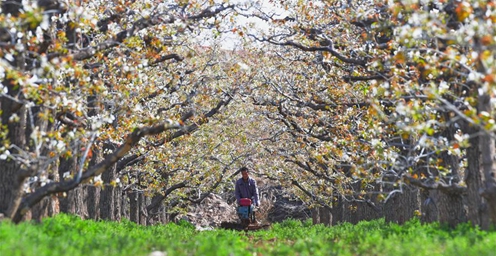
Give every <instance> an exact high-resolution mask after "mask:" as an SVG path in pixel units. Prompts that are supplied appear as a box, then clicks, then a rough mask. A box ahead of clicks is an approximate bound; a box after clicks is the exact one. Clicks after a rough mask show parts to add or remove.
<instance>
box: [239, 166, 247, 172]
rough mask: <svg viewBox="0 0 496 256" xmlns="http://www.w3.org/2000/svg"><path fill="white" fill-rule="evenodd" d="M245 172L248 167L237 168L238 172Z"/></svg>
mask: <svg viewBox="0 0 496 256" xmlns="http://www.w3.org/2000/svg"><path fill="white" fill-rule="evenodd" d="M247 171H248V167H246V166H243V167H241V168H239V172H247Z"/></svg>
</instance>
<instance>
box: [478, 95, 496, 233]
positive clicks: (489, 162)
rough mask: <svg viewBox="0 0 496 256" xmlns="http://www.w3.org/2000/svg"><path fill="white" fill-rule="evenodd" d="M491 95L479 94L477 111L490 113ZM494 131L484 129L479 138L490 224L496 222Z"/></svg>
mask: <svg viewBox="0 0 496 256" xmlns="http://www.w3.org/2000/svg"><path fill="white" fill-rule="evenodd" d="M490 100H491V97H490V96H489V95H488V94H487V93H484V94H480V95H479V113H480V112H487V113H492V106H491V102H490ZM493 134H494V133H492V132H491V134H490V133H489V131H484V132H483V133H482V135H481V138H480V145H481V153H482V170H483V173H484V181H483V184H484V189H483V191H482V193H481V195H482V196H483V197H484V198H485V199H486V200H487V205H488V210H489V216H490V218H491V222H492V224H495V223H496V166H495V162H494V159H495V156H496V150H495V148H494V139H493V137H492V135H493Z"/></svg>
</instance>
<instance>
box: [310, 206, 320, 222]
mask: <svg viewBox="0 0 496 256" xmlns="http://www.w3.org/2000/svg"><path fill="white" fill-rule="evenodd" d="M319 208H320V207H317V206H315V207H313V208H312V209H311V212H312V223H313V224H314V225H317V224H319V223H320V211H319Z"/></svg>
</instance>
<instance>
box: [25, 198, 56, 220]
mask: <svg viewBox="0 0 496 256" xmlns="http://www.w3.org/2000/svg"><path fill="white" fill-rule="evenodd" d="M31 212H32V215H31V217H32V219H33V220H36V221H42V220H43V219H44V218H47V217H53V216H55V215H56V214H58V213H59V212H60V205H59V199H58V198H57V197H55V196H50V197H47V198H44V199H43V200H42V201H41V202H40V203H39V204H37V205H36V206H35V207H33V209H32V210H31Z"/></svg>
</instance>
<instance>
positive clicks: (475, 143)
mask: <svg viewBox="0 0 496 256" xmlns="http://www.w3.org/2000/svg"><path fill="white" fill-rule="evenodd" d="M465 126H466V129H465V130H466V131H465V132H466V133H468V134H470V135H474V134H475V133H477V132H478V131H479V129H477V128H476V127H473V126H469V124H465ZM469 142H470V147H469V148H467V170H466V171H465V183H466V184H467V197H466V198H467V200H466V205H467V218H468V220H469V221H470V222H471V223H472V225H474V226H480V227H481V228H482V229H485V230H486V229H488V228H489V216H488V214H487V211H484V207H483V205H484V204H485V200H484V198H483V197H481V196H480V191H481V190H482V175H481V166H480V164H481V161H480V157H481V152H480V140H479V137H478V136H471V137H470V141H469Z"/></svg>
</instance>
